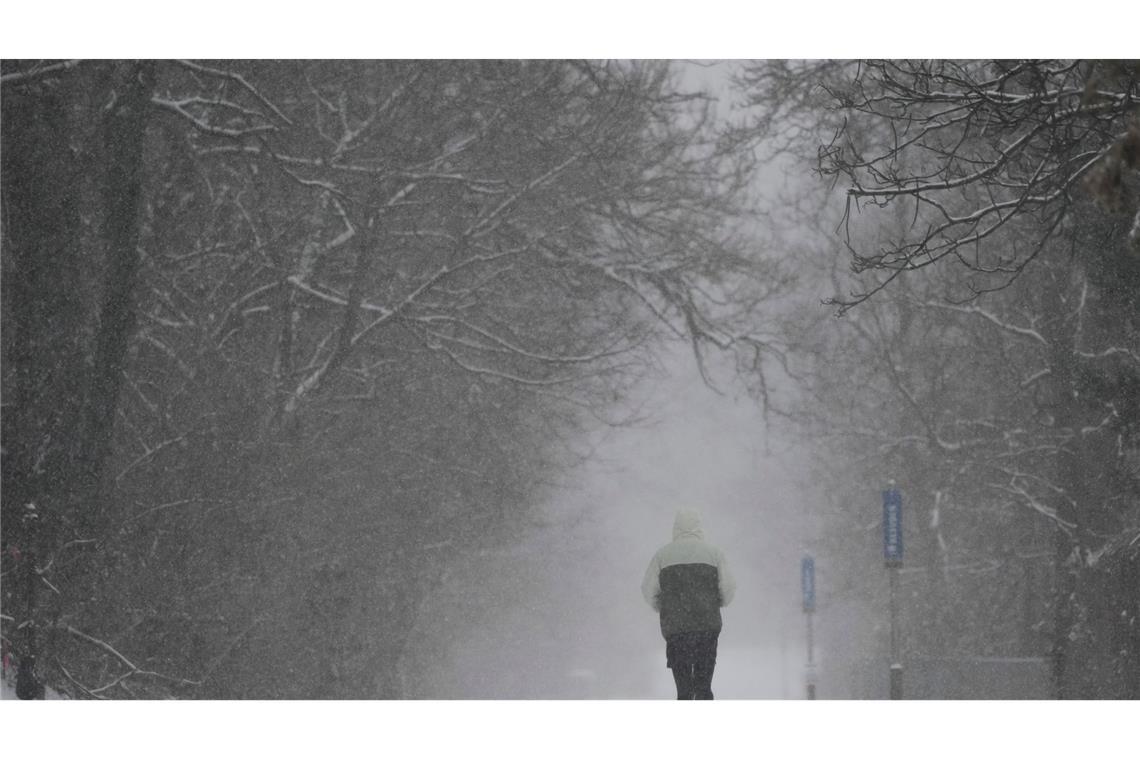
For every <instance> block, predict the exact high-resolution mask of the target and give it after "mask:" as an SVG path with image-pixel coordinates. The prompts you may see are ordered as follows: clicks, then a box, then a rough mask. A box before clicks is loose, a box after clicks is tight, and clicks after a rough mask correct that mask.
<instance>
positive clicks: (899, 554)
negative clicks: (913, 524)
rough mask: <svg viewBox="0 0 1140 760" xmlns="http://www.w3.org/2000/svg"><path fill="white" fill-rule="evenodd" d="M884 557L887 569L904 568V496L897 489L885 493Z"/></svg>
mask: <svg viewBox="0 0 1140 760" xmlns="http://www.w3.org/2000/svg"><path fill="white" fill-rule="evenodd" d="M883 556H884V558H885V559H886V563H887V567H902V561H903V533H902V494H901V493H899V492H898V489H896V488H891V489H889V490H886V491H883Z"/></svg>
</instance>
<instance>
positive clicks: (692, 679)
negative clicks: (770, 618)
mask: <svg viewBox="0 0 1140 760" xmlns="http://www.w3.org/2000/svg"><path fill="white" fill-rule="evenodd" d="M641 590H642V594H643V595H644V596H645V600H646V601H647V602H648V603H649V605H650V606H651V607H653V609H655V610H657V611H658V612H659V613H660V621H661V635H662V636H664V637H665V660H666V666H667V667H668V668H670V669H671V670H672V671H673V678H674V680H675V681H676V684H677V698H678V699H693V698H696V699H712V697H713V695H712V674H713V668H714V666H715V665H716V644H717V638H718V637H719V635H720V631H721V626H722V620H721V614H720V608H721V607H723V606H725V605H727V604H728V603H729V602H731V601H732V596H733V594H734V592H735V590H736V586H735V583H734V581H733V579H732V576H731V575H730V574H729V572H728V568H727V565H726V563H725V559H724V553H723V552H721V550H720V549H718V548H717V547H715V546H713V545H711V544H709V543H707V542H706V541H705V540H704V534H703V532H702V530H701V523H700V517H699V516H698V515H697V514H696V512H694V511H692V510H680V511H678V513H677V517H676V519H675V520H674V523H673V541H672V542H671V543H668V544H666V545H665V546H662V547H661V548H660V549H658V550H657V553H656V554H654V555H653V559H652V560H651V561H650V563H649V567H648V568H647V569H646V571H645V579H644V581H643V582H642V586H641Z"/></svg>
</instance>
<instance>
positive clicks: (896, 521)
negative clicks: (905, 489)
mask: <svg viewBox="0 0 1140 760" xmlns="http://www.w3.org/2000/svg"><path fill="white" fill-rule="evenodd" d="M883 558H884V560H885V564H886V567H887V572H888V574H889V576H890V584H891V598H890V615H891V662H890V695H891V699H902V698H903V666H902V656H901V654H900V652H899V644H900V642H899V594H898V586H899V568H900V567H902V563H903V532H902V494H900V493H899V491H898V489H897V488H895V482H894V481H893V480H892V481H889V483H888V485H887V490H885V491H883Z"/></svg>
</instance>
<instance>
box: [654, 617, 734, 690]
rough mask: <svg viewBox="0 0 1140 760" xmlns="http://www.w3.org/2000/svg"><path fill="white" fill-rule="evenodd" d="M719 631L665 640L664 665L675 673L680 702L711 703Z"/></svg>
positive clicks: (687, 633) (693, 633)
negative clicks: (709, 700) (699, 701)
mask: <svg viewBox="0 0 1140 760" xmlns="http://www.w3.org/2000/svg"><path fill="white" fill-rule="evenodd" d="M719 636H720V631H686V632H685V633H675V634H673V635H672V636H669V637H667V638H666V639H665V664H666V665H667V666H668V667H669V669H670V670H672V671H673V681H674V682H676V684H677V699H712V698H713V693H712V677H713V669H714V668H715V667H716V642H717V638H718V637H719Z"/></svg>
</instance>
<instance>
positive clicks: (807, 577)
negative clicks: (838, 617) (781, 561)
mask: <svg viewBox="0 0 1140 760" xmlns="http://www.w3.org/2000/svg"><path fill="white" fill-rule="evenodd" d="M800 586H801V589H802V591H803V601H804V616H805V617H806V618H807V669H806V673H805V680H806V681H807V698H808V699H815V632H814V631H813V630H812V613H814V612H815V560H813V559H812V558H811V556H810V555H805V556H804V558H803V561H802V562H801V563H800Z"/></svg>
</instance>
